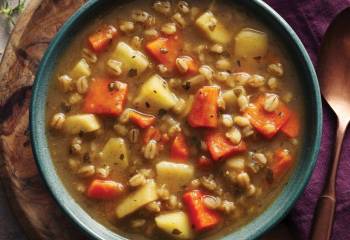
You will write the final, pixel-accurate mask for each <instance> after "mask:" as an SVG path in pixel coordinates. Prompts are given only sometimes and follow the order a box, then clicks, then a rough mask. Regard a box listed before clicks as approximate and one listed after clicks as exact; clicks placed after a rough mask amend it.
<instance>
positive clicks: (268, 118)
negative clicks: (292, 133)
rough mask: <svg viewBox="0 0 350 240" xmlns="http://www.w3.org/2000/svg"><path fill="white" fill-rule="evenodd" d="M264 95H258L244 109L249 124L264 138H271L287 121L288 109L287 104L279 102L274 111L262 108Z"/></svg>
mask: <svg viewBox="0 0 350 240" xmlns="http://www.w3.org/2000/svg"><path fill="white" fill-rule="evenodd" d="M264 102H265V96H260V97H259V98H258V99H257V100H256V101H255V102H254V103H253V104H250V105H249V107H247V109H246V110H245V113H246V115H247V116H248V117H249V119H250V122H251V124H252V125H253V126H254V127H255V129H256V130H257V131H258V132H260V133H261V134H262V135H264V136H265V137H266V138H272V137H273V136H275V135H276V133H277V132H278V131H279V130H280V129H281V127H282V126H283V125H284V124H285V123H286V122H287V121H288V119H289V117H290V111H289V109H288V108H287V106H286V105H285V104H284V103H282V102H280V103H279V106H278V107H277V109H276V111H274V112H267V111H265V109H264Z"/></svg>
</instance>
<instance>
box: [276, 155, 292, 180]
mask: <svg viewBox="0 0 350 240" xmlns="http://www.w3.org/2000/svg"><path fill="white" fill-rule="evenodd" d="M292 166H293V158H292V156H291V155H290V153H289V151H288V150H286V149H278V150H277V151H276V152H275V154H274V162H273V163H272V166H271V170H272V174H273V177H274V178H280V177H282V176H283V175H285V174H286V173H287V172H288V170H289V169H290V168H291V167H292Z"/></svg>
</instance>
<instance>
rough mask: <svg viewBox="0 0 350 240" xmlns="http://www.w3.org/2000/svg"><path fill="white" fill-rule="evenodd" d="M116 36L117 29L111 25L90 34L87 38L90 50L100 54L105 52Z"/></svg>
mask: <svg viewBox="0 0 350 240" xmlns="http://www.w3.org/2000/svg"><path fill="white" fill-rule="evenodd" d="M117 35H118V31H117V29H116V28H115V27H114V26H112V25H104V26H102V27H101V28H100V29H99V30H98V31H97V32H95V33H93V34H91V35H90V36H89V38H88V42H89V45H90V47H91V49H92V50H93V51H94V52H96V53H100V52H102V51H104V50H106V49H107V48H108V47H109V45H110V44H111V43H112V41H113V39H115V38H116V37H117Z"/></svg>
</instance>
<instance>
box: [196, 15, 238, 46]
mask: <svg viewBox="0 0 350 240" xmlns="http://www.w3.org/2000/svg"><path fill="white" fill-rule="evenodd" d="M196 26H197V27H198V28H199V29H200V30H201V31H202V32H203V33H204V34H205V35H206V36H207V37H208V38H209V39H210V40H211V41H213V42H216V43H222V44H227V43H229V42H230V41H231V38H232V36H231V34H230V32H229V31H228V30H227V29H226V28H225V26H224V25H223V24H222V23H221V22H219V20H218V19H217V18H216V17H215V16H214V14H213V13H212V12H210V11H207V12H205V13H203V14H202V15H201V16H200V17H199V18H198V19H197V20H196Z"/></svg>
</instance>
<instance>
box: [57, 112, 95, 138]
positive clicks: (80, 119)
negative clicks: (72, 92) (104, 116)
mask: <svg viewBox="0 0 350 240" xmlns="http://www.w3.org/2000/svg"><path fill="white" fill-rule="evenodd" d="M100 127H101V125H100V123H99V121H98V120H97V118H96V116H95V115H94V114H77V115H72V116H69V117H67V118H66V121H65V122H64V125H63V129H64V131H65V132H66V133H69V134H78V133H80V132H94V131H96V130H98V129H99V128H100Z"/></svg>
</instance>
